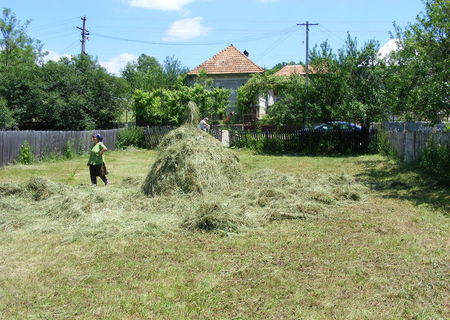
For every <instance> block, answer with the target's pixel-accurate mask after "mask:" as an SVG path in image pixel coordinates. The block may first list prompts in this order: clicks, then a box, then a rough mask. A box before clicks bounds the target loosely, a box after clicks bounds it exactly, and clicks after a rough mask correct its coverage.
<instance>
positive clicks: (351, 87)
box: [238, 36, 389, 127]
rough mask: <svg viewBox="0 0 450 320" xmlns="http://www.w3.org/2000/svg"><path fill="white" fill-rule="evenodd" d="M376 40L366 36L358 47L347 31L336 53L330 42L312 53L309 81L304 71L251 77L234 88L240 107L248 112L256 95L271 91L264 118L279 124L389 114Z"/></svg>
mask: <svg viewBox="0 0 450 320" xmlns="http://www.w3.org/2000/svg"><path fill="white" fill-rule="evenodd" d="M377 50H378V44H377V43H376V42H374V41H369V42H368V43H366V44H365V45H364V46H363V47H362V48H361V49H358V47H357V43H356V40H354V39H352V38H351V37H350V36H348V39H347V42H346V45H345V47H344V48H343V49H341V50H340V51H339V52H338V55H335V54H334V53H333V52H332V50H331V48H330V46H329V44H328V43H327V42H324V43H322V44H321V46H320V48H317V47H316V48H314V49H313V50H312V52H311V70H313V72H312V74H310V76H309V81H306V79H305V78H304V77H303V76H298V75H293V76H289V77H279V76H273V75H257V76H253V77H252V78H251V79H250V80H249V81H248V82H247V83H246V84H245V85H244V86H242V87H241V88H240V89H239V90H238V106H239V108H240V111H241V112H248V111H249V110H251V109H252V107H254V106H255V105H256V101H257V98H258V96H261V95H266V94H268V93H274V95H275V96H276V97H277V102H276V103H275V104H274V105H272V106H270V107H269V109H268V116H267V119H266V121H268V122H270V123H272V124H276V125H278V126H282V125H293V124H294V125H300V124H302V125H304V126H306V125H308V124H311V123H314V122H326V121H330V120H347V121H353V122H360V123H362V124H363V125H365V126H366V127H368V126H369V124H370V122H372V121H375V120H381V119H384V118H385V116H386V114H387V113H388V111H389V110H388V108H386V107H385V106H386V103H385V102H386V101H385V99H384V96H385V94H384V81H385V78H386V70H385V65H384V64H383V63H382V62H381V61H379V60H378V57H377Z"/></svg>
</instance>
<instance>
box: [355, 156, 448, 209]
mask: <svg viewBox="0 0 450 320" xmlns="http://www.w3.org/2000/svg"><path fill="white" fill-rule="evenodd" d="M358 164H359V165H361V166H362V167H364V169H363V172H362V173H360V174H358V175H357V177H358V179H360V180H361V182H363V183H365V184H367V185H368V186H369V187H370V188H371V189H372V190H374V191H375V192H378V193H379V194H380V195H381V197H384V198H394V199H402V200H409V201H412V202H413V203H415V204H416V205H423V204H426V205H428V206H430V207H432V208H434V209H436V210H439V211H441V212H442V213H443V215H444V216H446V217H449V216H450V191H449V186H448V185H444V184H440V183H438V182H437V181H436V180H434V179H433V178H432V177H430V176H427V175H425V174H424V173H422V172H420V170H418V169H417V168H415V167H411V166H410V167H408V166H402V165H399V164H398V163H396V162H393V161H389V160H361V161H359V162H358Z"/></svg>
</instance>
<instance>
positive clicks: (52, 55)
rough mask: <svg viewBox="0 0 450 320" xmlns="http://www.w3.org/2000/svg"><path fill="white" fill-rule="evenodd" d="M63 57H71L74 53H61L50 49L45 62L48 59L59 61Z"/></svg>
mask: <svg viewBox="0 0 450 320" xmlns="http://www.w3.org/2000/svg"><path fill="white" fill-rule="evenodd" d="M62 57H66V58H71V57H72V55H70V54H59V53H57V52H54V51H51V50H49V51H47V55H46V56H45V57H44V62H47V61H58V60H59V59H61V58H62Z"/></svg>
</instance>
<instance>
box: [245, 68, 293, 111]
mask: <svg viewBox="0 0 450 320" xmlns="http://www.w3.org/2000/svg"><path fill="white" fill-rule="evenodd" d="M286 80H287V79H286V78H285V77H276V76H273V75H267V74H265V73H263V74H259V73H258V74H254V75H253V76H252V77H251V78H250V80H248V81H247V82H246V83H245V84H244V85H243V86H241V87H239V88H238V90H237V106H238V110H239V112H240V113H247V112H249V111H250V110H251V109H252V107H253V106H254V105H255V104H256V101H257V98H258V96H259V95H266V94H268V93H269V91H273V92H276V93H278V91H279V90H280V89H282V88H284V87H285V86H286Z"/></svg>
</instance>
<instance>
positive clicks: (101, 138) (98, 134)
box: [92, 133, 103, 141]
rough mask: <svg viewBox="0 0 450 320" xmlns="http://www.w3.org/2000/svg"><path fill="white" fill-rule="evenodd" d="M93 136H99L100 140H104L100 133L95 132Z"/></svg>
mask: <svg viewBox="0 0 450 320" xmlns="http://www.w3.org/2000/svg"><path fill="white" fill-rule="evenodd" d="M92 136H93V137H95V138H97V140H98V141H102V140H103V137H102V135H101V134H100V133H96V134H93V135H92Z"/></svg>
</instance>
